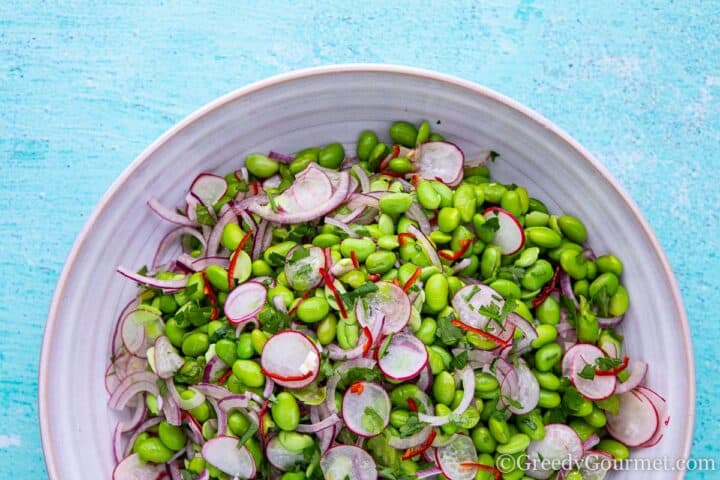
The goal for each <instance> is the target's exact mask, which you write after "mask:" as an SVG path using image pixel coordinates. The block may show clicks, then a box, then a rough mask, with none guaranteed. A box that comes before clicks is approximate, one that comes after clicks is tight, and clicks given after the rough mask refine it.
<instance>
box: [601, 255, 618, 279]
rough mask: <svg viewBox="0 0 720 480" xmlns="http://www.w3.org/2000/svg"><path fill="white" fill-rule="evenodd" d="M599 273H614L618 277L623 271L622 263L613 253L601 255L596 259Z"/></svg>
mask: <svg viewBox="0 0 720 480" xmlns="http://www.w3.org/2000/svg"><path fill="white" fill-rule="evenodd" d="M595 263H596V264H597V268H598V270H599V271H600V273H614V274H615V276H617V277H619V276H620V275H622V272H623V264H622V262H621V261H620V259H619V258H618V257H616V256H615V255H601V256H599V257H598V258H597V259H596V260H595Z"/></svg>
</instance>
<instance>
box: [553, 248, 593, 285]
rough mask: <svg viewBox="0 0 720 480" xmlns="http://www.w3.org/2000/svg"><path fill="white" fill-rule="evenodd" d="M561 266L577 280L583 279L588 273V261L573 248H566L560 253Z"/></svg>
mask: <svg viewBox="0 0 720 480" xmlns="http://www.w3.org/2000/svg"><path fill="white" fill-rule="evenodd" d="M560 266H561V267H562V269H563V270H565V271H566V272H567V274H568V275H570V277H572V278H573V279H575V280H582V279H583V278H585V277H586V276H587V273H588V262H587V261H585V259H584V258H583V257H582V255H581V254H579V253H578V252H575V251H573V250H564V251H563V252H562V253H561V254H560Z"/></svg>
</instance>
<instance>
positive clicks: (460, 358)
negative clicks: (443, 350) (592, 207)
mask: <svg viewBox="0 0 720 480" xmlns="http://www.w3.org/2000/svg"><path fill="white" fill-rule="evenodd" d="M467 362H468V352H467V350H463V351H462V352H460V353H459V354H457V355H455V356H453V357H452V360H450V367H451V368H453V369H455V370H460V369H462V368H465V365H467Z"/></svg>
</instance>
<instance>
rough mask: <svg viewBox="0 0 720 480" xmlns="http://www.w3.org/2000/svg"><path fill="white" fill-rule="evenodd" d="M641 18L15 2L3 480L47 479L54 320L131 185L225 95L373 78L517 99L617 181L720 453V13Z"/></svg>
mask: <svg viewBox="0 0 720 480" xmlns="http://www.w3.org/2000/svg"><path fill="white" fill-rule="evenodd" d="M314 3H315V2H313V4H314ZM352 3H355V2H352ZM627 3H628V2H607V1H603V2H583V1H575V2H540V1H538V2H534V1H497V0H496V1H492V2H482V5H480V3H478V2H462V3H461V2H457V3H452V4H449V5H446V2H437V3H435V4H432V5H427V4H426V5H421V4H419V3H414V2H410V1H405V2H402V3H400V4H390V3H386V2H383V1H381V0H375V1H369V2H366V5H365V6H362V7H361V6H359V5H355V6H351V5H350V2H342V1H339V0H336V1H332V2H319V5H317V6H311V5H310V4H307V5H305V4H301V3H298V2H291V3H284V2H282V3H281V2H273V4H270V3H267V4H261V3H247V4H244V5H240V4H236V5H230V2H227V4H224V3H223V2H207V1H205V2H195V1H184V2H179V1H178V2H162V3H157V2H145V1H135V2H133V1H127V0H125V1H123V0H120V1H115V2H100V1H97V2H95V1H88V2H61V3H59V4H57V3H56V2H35V1H20V2H16V1H12V0H11V1H8V0H4V1H2V2H0V181H1V183H0V212H2V214H0V238H2V241H1V242H0V465H2V467H3V477H5V478H16V479H39V478H43V477H45V476H46V473H45V468H44V465H43V460H42V451H41V447H40V439H39V432H38V426H37V420H36V388H37V381H36V374H37V365H38V353H39V347H40V342H41V336H42V329H43V325H44V323H45V316H46V313H47V309H48V306H49V303H50V298H51V294H52V291H53V288H54V285H55V282H56V279H57V277H58V274H59V272H60V269H61V267H62V264H63V261H64V259H65V256H66V254H67V253H68V251H69V249H70V246H71V244H72V242H73V240H74V238H75V236H76V235H77V233H78V231H79V230H80V228H81V226H82V225H83V223H84V222H85V220H86V219H87V217H88V215H89V214H90V212H91V211H92V209H93V208H94V205H95V203H96V202H97V201H98V200H99V199H100V197H101V195H102V194H103V192H104V191H105V190H106V189H107V188H108V187H109V185H110V184H111V182H112V181H113V180H114V179H115V178H116V177H117V175H118V174H120V172H121V171H122V170H123V169H124V168H125V167H126V166H127V165H128V163H129V162H130V161H131V160H132V159H133V158H134V157H135V156H136V155H137V154H138V153H139V152H140V151H141V150H142V149H143V148H144V147H145V146H146V145H147V144H149V143H150V142H151V141H152V140H153V139H154V138H156V137H157V136H158V135H159V134H161V133H162V132H163V131H164V130H166V129H167V128H168V127H170V126H171V125H172V124H174V123H175V122H177V121H178V120H180V119H181V118H183V117H184V116H185V115H186V114H188V113H190V112H191V111H193V110H194V109H196V108H197V107H199V106H201V105H203V104H204V103H206V102H207V101H209V100H212V99H213V98H215V97H217V96H218V95H221V94H223V93H226V92H228V91H229V90H232V89H234V88H236V87H239V86H242V85H245V84H247V83H248V82H251V81H255V80H259V79H262V78H264V77H267V76H269V75H274V74H276V73H280V72H286V71H289V70H292V69H296V68H300V67H306V66H313V65H321V64H328V63H342V62H363V61H372V62H386V63H401V64H409V65H413V66H420V67H426V68H430V69H434V70H438V71H442V72H446V73H451V74H455V75H459V76H461V77H465V78H467V79H470V80H474V81H477V82H479V83H482V84H485V85H487V86H489V87H491V88H494V89H496V90H499V91H500V92H502V93H505V94H507V95H509V96H511V97H514V98H516V99H518V100H519V101H521V102H523V103H525V104H527V105H529V106H531V107H532V108H534V109H536V110H538V111H539V112H541V113H542V114H544V115H545V116H547V117H548V118H550V119H552V120H553V121H555V122H556V123H557V124H559V125H560V126H561V127H563V128H564V129H566V130H567V131H569V132H570V133H571V134H572V135H574V136H575V137H576V138H577V139H579V140H580V142H581V143H583V144H584V145H585V146H587V147H588V148H589V149H590V150H591V151H592V152H594V153H595V154H596V155H597V156H598V157H599V158H600V159H601V161H602V162H603V163H605V165H606V166H607V167H608V168H609V169H610V170H611V171H612V172H613V173H614V174H615V176H616V177H617V178H618V179H619V180H620V182H621V183H622V184H623V185H624V186H625V188H626V189H627V190H629V191H630V193H631V194H632V196H633V197H634V198H635V199H636V200H637V201H638V203H639V204H640V206H641V208H642V210H643V211H644V213H645V215H646V216H647V217H648V219H649V220H650V223H651V224H652V226H653V227H654V228H655V230H656V232H657V234H658V236H659V238H660V241H661V243H662V244H663V245H664V247H665V249H666V250H667V253H668V255H669V257H670V261H671V263H672V266H673V268H674V269H675V272H676V274H677V276H678V279H679V281H680V285H681V287H682V293H683V295H684V298H685V301H686V304H687V309H688V313H689V316H690V322H691V324H692V332H693V338H694V342H695V355H696V359H697V368H698V422H697V426H696V434H695V443H694V449H693V454H694V456H696V457H700V456H707V455H710V454H711V453H713V452H714V451H716V450H715V447H714V446H716V445H718V443H720V429H719V428H718V426H720V425H718V422H717V419H718V418H720V403H719V402H718V401H717V398H718V395H720V376H719V375H718V374H719V373H720V372H719V369H718V360H717V353H718V352H719V349H718V346H717V345H718V341H719V340H720V326H719V323H718V318H717V313H716V311H715V308H716V305H717V298H718V297H717V291H718V288H719V287H720V274H719V273H718V272H719V271H720V262H719V261H718V253H717V247H718V235H719V234H720V228H719V227H718V225H719V223H720V222H719V221H718V213H717V206H718V201H719V200H720V198H719V197H718V194H717V191H718V189H717V186H716V182H717V180H718V179H719V178H720V148H719V146H720V37H719V34H718V32H720V3H718V2H703V1H695V0H694V1H691V2H666V1H655V2H651V3H652V6H645V7H640V6H637V7H634V8H633V7H628V6H627ZM648 3H650V2H648ZM146 4H147V5H146ZM198 4H202V5H198ZM94 320H95V319H87V321H94ZM78 368H82V365H78ZM692 478H716V476H714V474H712V473H706V474H700V473H696V474H694V475H692Z"/></svg>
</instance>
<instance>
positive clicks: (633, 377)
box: [615, 362, 648, 394]
mask: <svg viewBox="0 0 720 480" xmlns="http://www.w3.org/2000/svg"><path fill="white" fill-rule="evenodd" d="M647 372H648V364H647V363H645V362H633V363H632V364H631V365H630V366H629V367H628V373H629V374H630V376H629V377H628V379H627V380H625V381H624V382H619V381H617V382H616V385H615V393H616V394H621V393H627V392H629V391H630V390H632V389H633V388H635V387H637V386H638V385H640V384H641V383H642V381H643V379H644V378H645V375H647Z"/></svg>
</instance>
